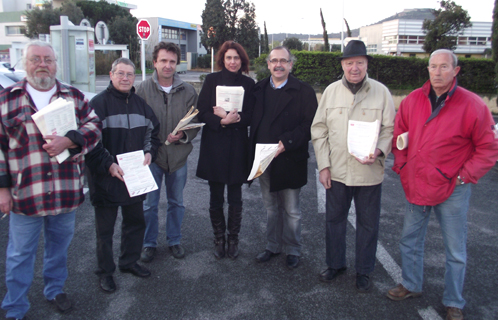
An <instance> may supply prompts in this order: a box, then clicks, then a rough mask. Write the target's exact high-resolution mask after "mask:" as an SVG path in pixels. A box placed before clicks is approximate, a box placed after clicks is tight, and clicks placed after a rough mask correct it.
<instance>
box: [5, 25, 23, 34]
mask: <svg viewBox="0 0 498 320" xmlns="http://www.w3.org/2000/svg"><path fill="white" fill-rule="evenodd" d="M5 34H6V35H8V36H17V35H22V34H26V27H25V26H6V27H5Z"/></svg>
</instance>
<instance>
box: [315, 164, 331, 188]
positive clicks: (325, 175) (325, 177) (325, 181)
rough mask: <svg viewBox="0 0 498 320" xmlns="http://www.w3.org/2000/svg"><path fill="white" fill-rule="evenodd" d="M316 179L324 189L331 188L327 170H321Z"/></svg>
mask: <svg viewBox="0 0 498 320" xmlns="http://www.w3.org/2000/svg"><path fill="white" fill-rule="evenodd" d="M318 179H319V180H320V183H321V184H322V185H323V187H324V188H325V189H330V188H331V187H332V182H331V179H330V170H329V168H325V169H322V171H320V175H319V178H318Z"/></svg>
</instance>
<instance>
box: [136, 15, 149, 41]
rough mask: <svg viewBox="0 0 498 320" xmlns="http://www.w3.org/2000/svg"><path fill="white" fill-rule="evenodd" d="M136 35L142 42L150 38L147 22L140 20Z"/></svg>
mask: <svg viewBox="0 0 498 320" xmlns="http://www.w3.org/2000/svg"><path fill="white" fill-rule="evenodd" d="M137 34H138V36H139V37H140V39H142V40H148V39H149V37H150V24H149V21H147V20H145V19H141V20H140V21H138V23H137Z"/></svg>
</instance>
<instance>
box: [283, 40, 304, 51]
mask: <svg viewBox="0 0 498 320" xmlns="http://www.w3.org/2000/svg"><path fill="white" fill-rule="evenodd" d="M283 45H284V46H286V47H287V48H288V49H289V50H297V51H301V50H303V43H302V42H301V40H299V39H298V38H296V37H291V38H287V39H285V40H284V43H283Z"/></svg>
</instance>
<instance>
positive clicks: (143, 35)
mask: <svg viewBox="0 0 498 320" xmlns="http://www.w3.org/2000/svg"><path fill="white" fill-rule="evenodd" d="M137 34H138V36H139V37H140V40H141V41H140V42H141V43H142V54H141V59H140V60H141V62H142V63H141V68H142V81H145V45H144V41H145V40H148V39H149V37H150V24H149V21H147V20H146V19H140V20H139V21H138V23H137Z"/></svg>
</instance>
